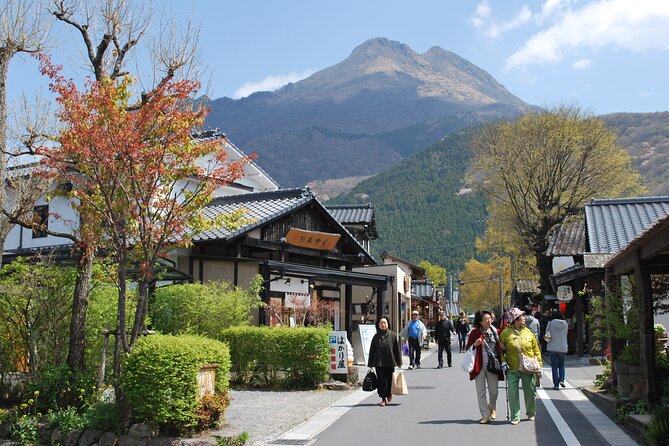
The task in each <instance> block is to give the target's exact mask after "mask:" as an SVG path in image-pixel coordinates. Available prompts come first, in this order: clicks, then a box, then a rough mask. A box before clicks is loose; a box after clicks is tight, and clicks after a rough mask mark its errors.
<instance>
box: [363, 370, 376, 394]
mask: <svg viewBox="0 0 669 446" xmlns="http://www.w3.org/2000/svg"><path fill="white" fill-rule="evenodd" d="M362 390H364V391H365V392H372V391H374V390H376V374H375V373H374V370H372V369H369V371H368V372H367V374H366V375H365V379H363V380H362Z"/></svg>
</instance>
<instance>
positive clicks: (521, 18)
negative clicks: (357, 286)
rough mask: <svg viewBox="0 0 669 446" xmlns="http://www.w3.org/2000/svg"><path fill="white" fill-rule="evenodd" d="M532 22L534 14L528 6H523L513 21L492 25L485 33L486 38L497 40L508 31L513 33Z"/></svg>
mask: <svg viewBox="0 0 669 446" xmlns="http://www.w3.org/2000/svg"><path fill="white" fill-rule="evenodd" d="M530 20H532V12H531V11H530V9H529V8H528V7H527V6H525V5H523V7H522V9H521V10H520V11H519V12H518V14H516V15H515V16H514V17H513V18H512V19H511V20H508V21H506V22H502V23H494V22H493V23H491V24H490V27H489V28H488V30H487V31H486V32H485V35H486V37H491V38H493V39H497V38H499V37H501V36H502V34H504V33H506V32H507V31H511V30H512V29H516V28H519V27H521V26H523V25H525V24H526V23H529V22H530Z"/></svg>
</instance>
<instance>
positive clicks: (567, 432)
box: [537, 387, 581, 446]
mask: <svg viewBox="0 0 669 446" xmlns="http://www.w3.org/2000/svg"><path fill="white" fill-rule="evenodd" d="M537 396H538V397H539V399H541V401H542V402H543V403H544V406H546V410H547V411H548V414H549V415H550V416H551V418H552V419H553V422H554V423H555V426H556V427H557V428H558V432H560V435H562V438H563V439H564V442H565V443H566V444H567V445H568V446H580V445H581V443H580V442H579V441H578V439H576V435H574V433H573V432H572V431H571V429H570V428H569V425H568V424H567V422H566V421H565V420H564V418H562V415H560V412H559V411H558V410H557V407H555V404H553V401H552V400H551V398H550V397H549V396H548V394H547V393H546V391H545V390H544V389H543V387H537Z"/></svg>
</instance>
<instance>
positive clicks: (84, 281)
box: [67, 246, 95, 374]
mask: <svg viewBox="0 0 669 446" xmlns="http://www.w3.org/2000/svg"><path fill="white" fill-rule="evenodd" d="M94 251H95V250H94V249H93V248H91V247H89V246H86V247H85V248H84V249H82V251H81V259H80V261H79V265H78V272H77V281H76V283H75V286H74V300H73V302H72V318H71V319H70V348H69V351H68V353H67V365H68V366H69V368H70V370H71V371H72V372H73V373H75V374H76V373H78V372H83V371H84V369H85V367H86V363H85V358H84V353H85V350H86V315H87V314H88V301H89V292H90V289H91V276H92V275H93V260H94Z"/></svg>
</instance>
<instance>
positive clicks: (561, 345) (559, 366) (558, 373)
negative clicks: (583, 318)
mask: <svg viewBox="0 0 669 446" xmlns="http://www.w3.org/2000/svg"><path fill="white" fill-rule="evenodd" d="M568 331H569V325H568V324H567V322H566V321H565V320H564V316H563V315H562V312H561V311H560V310H558V309H555V310H553V313H552V315H551V321H550V322H549V323H548V325H546V334H545V335H544V339H545V340H546V350H548V356H549V357H550V360H551V371H552V373H553V389H555V390H558V389H560V387H559V386H562V387H564V380H565V370H564V360H565V357H566V356H567V332H568Z"/></svg>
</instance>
